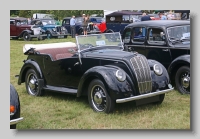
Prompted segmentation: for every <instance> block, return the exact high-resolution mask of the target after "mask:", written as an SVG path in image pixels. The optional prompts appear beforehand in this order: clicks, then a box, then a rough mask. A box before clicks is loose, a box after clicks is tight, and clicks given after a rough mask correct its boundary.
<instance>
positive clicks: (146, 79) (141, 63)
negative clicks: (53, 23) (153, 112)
mask: <svg viewBox="0 0 200 139" xmlns="http://www.w3.org/2000/svg"><path fill="white" fill-rule="evenodd" d="M130 61H131V64H132V67H133V69H134V71H135V75H136V78H137V81H138V87H139V92H140V94H145V93H149V92H151V90H152V79H151V73H150V67H149V65H148V61H147V59H146V57H144V56H142V55H138V56H135V57H132V58H131V59H130Z"/></svg>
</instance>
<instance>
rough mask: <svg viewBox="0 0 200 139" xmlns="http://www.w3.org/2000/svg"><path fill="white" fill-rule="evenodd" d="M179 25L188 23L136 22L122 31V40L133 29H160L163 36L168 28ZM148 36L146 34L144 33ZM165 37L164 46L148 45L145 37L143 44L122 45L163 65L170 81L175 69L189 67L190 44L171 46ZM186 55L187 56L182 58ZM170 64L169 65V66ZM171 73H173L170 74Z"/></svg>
mask: <svg viewBox="0 0 200 139" xmlns="http://www.w3.org/2000/svg"><path fill="white" fill-rule="evenodd" d="M180 25H190V21H186V20H152V21H144V22H136V23H132V24H129V25H128V26H126V28H125V29H124V32H123V35H122V40H124V39H125V34H126V32H127V31H128V30H130V29H133V28H134V27H145V28H146V29H148V28H158V29H162V30H163V32H164V34H167V33H166V29H167V28H168V27H173V26H180ZM146 34H148V33H146ZM165 37H166V41H165V42H166V43H165V44H155V43H154V44H150V43H148V41H147V36H145V41H144V43H137V44H136V43H133V42H132V41H131V39H130V40H129V42H125V41H124V45H125V46H127V47H128V48H129V50H131V51H137V52H138V53H140V54H143V55H145V56H146V57H147V58H148V59H155V60H156V61H159V62H160V63H161V64H163V65H164V66H165V67H166V68H167V69H168V70H169V73H170V74H171V77H172V76H173V78H171V80H174V76H175V73H176V71H177V69H178V68H179V67H181V66H183V65H187V66H189V67H190V43H189V44H188V43H185V44H184V43H175V44H173V43H172V42H170V41H169V40H168V36H165ZM183 55H188V56H183ZM170 64H171V65H170ZM172 72H173V73H172Z"/></svg>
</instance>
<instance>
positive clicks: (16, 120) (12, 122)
mask: <svg viewBox="0 0 200 139" xmlns="http://www.w3.org/2000/svg"><path fill="white" fill-rule="evenodd" d="M23 120H24V118H23V117H20V118H17V119H13V120H10V125H14V124H17V123H19V122H22V121H23Z"/></svg>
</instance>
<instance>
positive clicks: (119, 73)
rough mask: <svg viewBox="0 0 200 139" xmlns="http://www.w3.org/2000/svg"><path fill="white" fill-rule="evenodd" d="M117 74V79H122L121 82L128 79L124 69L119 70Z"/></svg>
mask: <svg viewBox="0 0 200 139" xmlns="http://www.w3.org/2000/svg"><path fill="white" fill-rule="evenodd" d="M115 76H116V77H117V79H118V80H119V81H120V82H123V81H125V80H126V74H125V72H124V71H122V70H117V71H116V73H115Z"/></svg>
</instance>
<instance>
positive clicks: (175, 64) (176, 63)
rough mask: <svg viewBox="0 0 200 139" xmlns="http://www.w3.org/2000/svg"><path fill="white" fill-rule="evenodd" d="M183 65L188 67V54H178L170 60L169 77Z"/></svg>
mask: <svg viewBox="0 0 200 139" xmlns="http://www.w3.org/2000/svg"><path fill="white" fill-rule="evenodd" d="M184 65H186V66H189V67H190V55H182V56H179V57H177V58H176V59H174V60H173V61H172V62H171V64H170V65H169V67H168V73H169V76H170V78H171V77H172V76H174V74H175V73H176V71H177V70H178V68H180V67H181V66H184Z"/></svg>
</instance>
